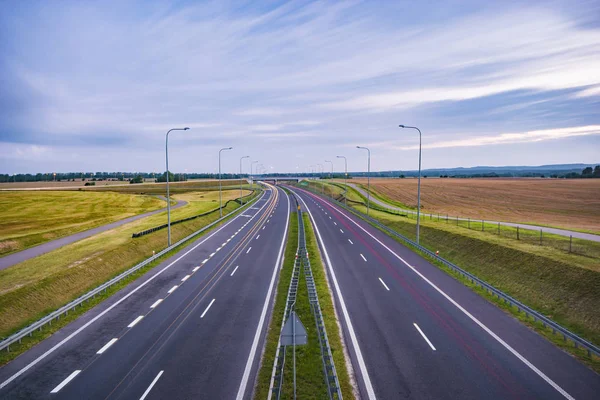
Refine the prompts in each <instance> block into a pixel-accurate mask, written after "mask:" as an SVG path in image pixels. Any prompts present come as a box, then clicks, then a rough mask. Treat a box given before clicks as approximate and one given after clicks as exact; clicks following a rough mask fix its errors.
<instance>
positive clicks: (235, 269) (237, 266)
mask: <svg viewBox="0 0 600 400" xmlns="http://www.w3.org/2000/svg"><path fill="white" fill-rule="evenodd" d="M238 268H239V265H236V267H235V268H234V269H233V272H232V273H231V275H229V276H233V274H235V271H237V269H238Z"/></svg>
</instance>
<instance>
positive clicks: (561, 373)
mask: <svg viewBox="0 0 600 400" xmlns="http://www.w3.org/2000/svg"><path fill="white" fill-rule="evenodd" d="M293 191H294V192H296V193H298V194H299V197H300V198H301V201H300V203H301V204H302V205H303V207H305V208H306V209H307V210H308V211H309V214H310V216H311V219H312V221H313V223H314V224H315V227H316V229H315V233H316V235H317V238H318V241H319V246H320V248H321V251H322V254H323V258H324V260H325V264H326V268H327V270H328V276H329V279H330V281H331V282H332V290H333V291H334V298H335V302H336V308H337V310H338V313H339V315H340V321H341V323H342V328H343V333H344V338H345V341H346V344H347V345H348V348H349V353H350V357H351V359H352V364H353V367H354V371H355V372H356V376H357V383H358V387H359V391H360V393H361V396H362V398H363V399H375V398H378V399H405V398H406V399H544V400H550V399H598V398H599V394H600V376H599V375H597V374H596V373H595V372H593V371H592V370H591V369H589V368H587V367H586V366H585V365H583V364H581V363H580V362H579V361H577V360H576V359H574V358H573V357H572V356H570V355H569V354H567V353H565V352H563V351H562V350H560V349H559V348H557V347H555V346H554V345H553V344H551V343H550V342H548V341H547V340H546V339H544V338H543V337H541V336H539V335H538V334H537V333H535V332H534V331H532V330H530V329H529V328H527V327H526V326H524V325H522V324H521V323H520V322H518V320H516V319H515V318H513V317H512V316H510V315H509V314H506V313H505V312H503V311H502V310H500V309H499V308H497V307H496V306H494V305H493V304H491V303H489V302H488V301H486V300H485V299H483V298H482V297H480V296H479V295H477V294H475V293H474V292H472V291H471V290H470V289H469V288H467V287H466V286H464V285H462V284H461V283H460V282H458V281H456V280H455V279H453V278H452V277H450V276H449V275H447V274H445V273H444V272H442V271H441V270H439V269H438V268H437V267H435V266H433V265H431V264H430V263H428V262H427V261H426V260H425V259H423V258H421V257H420V256H418V255H417V254H416V253H414V252H412V251H411V250H409V249H408V248H406V247H404V246H403V245H401V244H400V243H398V242H396V241H395V240H393V239H392V238H390V237H389V236H387V235H385V234H384V233H382V232H381V231H379V230H377V229H375V228H373V227H372V226H370V225H369V224H368V223H366V222H364V221H362V220H360V219H359V218H357V217H355V216H353V215H352V214H350V213H348V212H346V211H344V210H343V209H341V208H339V207H337V206H336V205H335V204H333V203H330V202H329V201H328V200H325V199H323V198H320V197H319V196H316V195H314V194H312V193H309V192H307V191H304V190H301V189H296V188H294V189H293Z"/></svg>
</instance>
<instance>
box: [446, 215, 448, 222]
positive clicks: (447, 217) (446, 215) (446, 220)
mask: <svg viewBox="0 0 600 400" xmlns="http://www.w3.org/2000/svg"><path fill="white" fill-rule="evenodd" d="M446 223H448V214H446Z"/></svg>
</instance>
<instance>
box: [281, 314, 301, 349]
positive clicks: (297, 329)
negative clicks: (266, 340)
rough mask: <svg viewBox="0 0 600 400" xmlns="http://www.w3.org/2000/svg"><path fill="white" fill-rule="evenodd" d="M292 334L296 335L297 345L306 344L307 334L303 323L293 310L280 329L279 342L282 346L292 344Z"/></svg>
mask: <svg viewBox="0 0 600 400" xmlns="http://www.w3.org/2000/svg"><path fill="white" fill-rule="evenodd" d="M294 336H295V337H296V343H295V344H297V345H300V344H306V342H307V335H306V329H304V325H302V322H301V321H300V319H299V318H298V316H297V315H296V313H295V312H294V311H292V313H291V314H290V316H289V318H288V320H287V321H285V325H283V329H282V330H281V344H282V345H284V346H292V345H293V344H294Z"/></svg>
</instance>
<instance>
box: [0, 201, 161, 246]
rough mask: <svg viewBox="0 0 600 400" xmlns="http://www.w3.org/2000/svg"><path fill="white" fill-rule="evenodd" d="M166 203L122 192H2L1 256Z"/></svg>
mask: <svg viewBox="0 0 600 400" xmlns="http://www.w3.org/2000/svg"><path fill="white" fill-rule="evenodd" d="M164 206H165V202H164V201H162V200H160V199H157V198H156V197H151V196H140V195H129V194H120V193H88V192H66V191H65V192H62V191H44V192H34V191H15V192H0V256H4V255H7V254H10V253H13V252H16V251H20V250H24V249H26V248H28V247H32V246H35V245H38V244H41V243H44V242H48V241H50V240H53V239H57V238H60V237H63V236H67V235H71V234H74V233H77V232H81V231H85V230H87V229H91V228H95V227H97V226H100V225H105V224H109V223H111V222H114V221H118V220H120V219H124V218H127V217H131V216H133V215H137V214H142V213H145V212H148V211H153V210H157V209H159V208H162V207H164Z"/></svg>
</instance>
